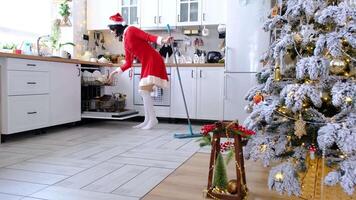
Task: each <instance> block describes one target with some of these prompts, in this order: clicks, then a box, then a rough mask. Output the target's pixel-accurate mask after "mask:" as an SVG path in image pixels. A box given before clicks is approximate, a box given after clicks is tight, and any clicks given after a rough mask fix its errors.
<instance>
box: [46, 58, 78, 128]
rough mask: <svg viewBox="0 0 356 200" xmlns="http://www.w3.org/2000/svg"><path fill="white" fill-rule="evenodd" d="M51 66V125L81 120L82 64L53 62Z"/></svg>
mask: <svg viewBox="0 0 356 200" xmlns="http://www.w3.org/2000/svg"><path fill="white" fill-rule="evenodd" d="M50 67H51V69H50V73H51V78H50V83H51V84H50V86H51V89H50V100H51V104H50V105H51V116H50V125H51V126H54V125H58V124H65V123H70V122H76V121H80V119H81V92H80V90H81V88H80V66H79V65H76V64H65V63H51V66H50Z"/></svg>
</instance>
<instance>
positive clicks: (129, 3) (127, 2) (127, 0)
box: [121, 0, 138, 24]
mask: <svg viewBox="0 0 356 200" xmlns="http://www.w3.org/2000/svg"><path fill="white" fill-rule="evenodd" d="M121 13H122V17H123V18H124V19H125V20H126V22H127V23H128V24H138V14H137V0H122V10H121Z"/></svg>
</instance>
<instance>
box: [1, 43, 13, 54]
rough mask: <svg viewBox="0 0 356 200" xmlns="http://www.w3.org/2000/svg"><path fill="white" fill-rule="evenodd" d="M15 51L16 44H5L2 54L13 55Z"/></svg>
mask: <svg viewBox="0 0 356 200" xmlns="http://www.w3.org/2000/svg"><path fill="white" fill-rule="evenodd" d="M15 49H16V44H14V43H8V44H4V45H3V46H2V47H1V52H4V53H13V52H14V50H15Z"/></svg>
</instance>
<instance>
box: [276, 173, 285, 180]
mask: <svg viewBox="0 0 356 200" xmlns="http://www.w3.org/2000/svg"><path fill="white" fill-rule="evenodd" d="M274 178H275V180H276V181H278V182H282V181H283V179H284V176H283V174H282V172H278V173H277V174H276V175H275V176H274Z"/></svg>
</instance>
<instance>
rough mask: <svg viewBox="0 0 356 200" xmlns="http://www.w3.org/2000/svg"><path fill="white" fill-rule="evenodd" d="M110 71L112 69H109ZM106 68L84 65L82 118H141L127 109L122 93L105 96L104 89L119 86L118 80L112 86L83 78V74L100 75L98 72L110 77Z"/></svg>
mask: <svg viewBox="0 0 356 200" xmlns="http://www.w3.org/2000/svg"><path fill="white" fill-rule="evenodd" d="M109 69H110V68H109ZM109 69H106V67H97V66H95V67H94V66H91V65H89V66H88V65H82V67H81V72H82V73H81V74H82V85H81V108H82V118H89V119H111V120H124V119H129V118H132V117H136V116H139V112H138V111H136V110H129V109H125V101H126V98H125V97H126V95H125V94H120V93H114V94H110V95H108V94H104V87H110V86H115V85H117V84H118V83H117V80H116V79H114V81H113V83H112V84H111V85H107V84H105V83H104V81H103V80H104V79H103V80H102V82H100V81H98V80H96V79H94V78H92V77H89V78H88V77H87V76H83V74H86V75H88V74H92V73H94V72H95V71H96V72H95V73H96V74H98V71H99V72H100V73H101V74H102V76H103V75H104V76H103V77H108V76H109V74H110V70H109Z"/></svg>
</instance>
